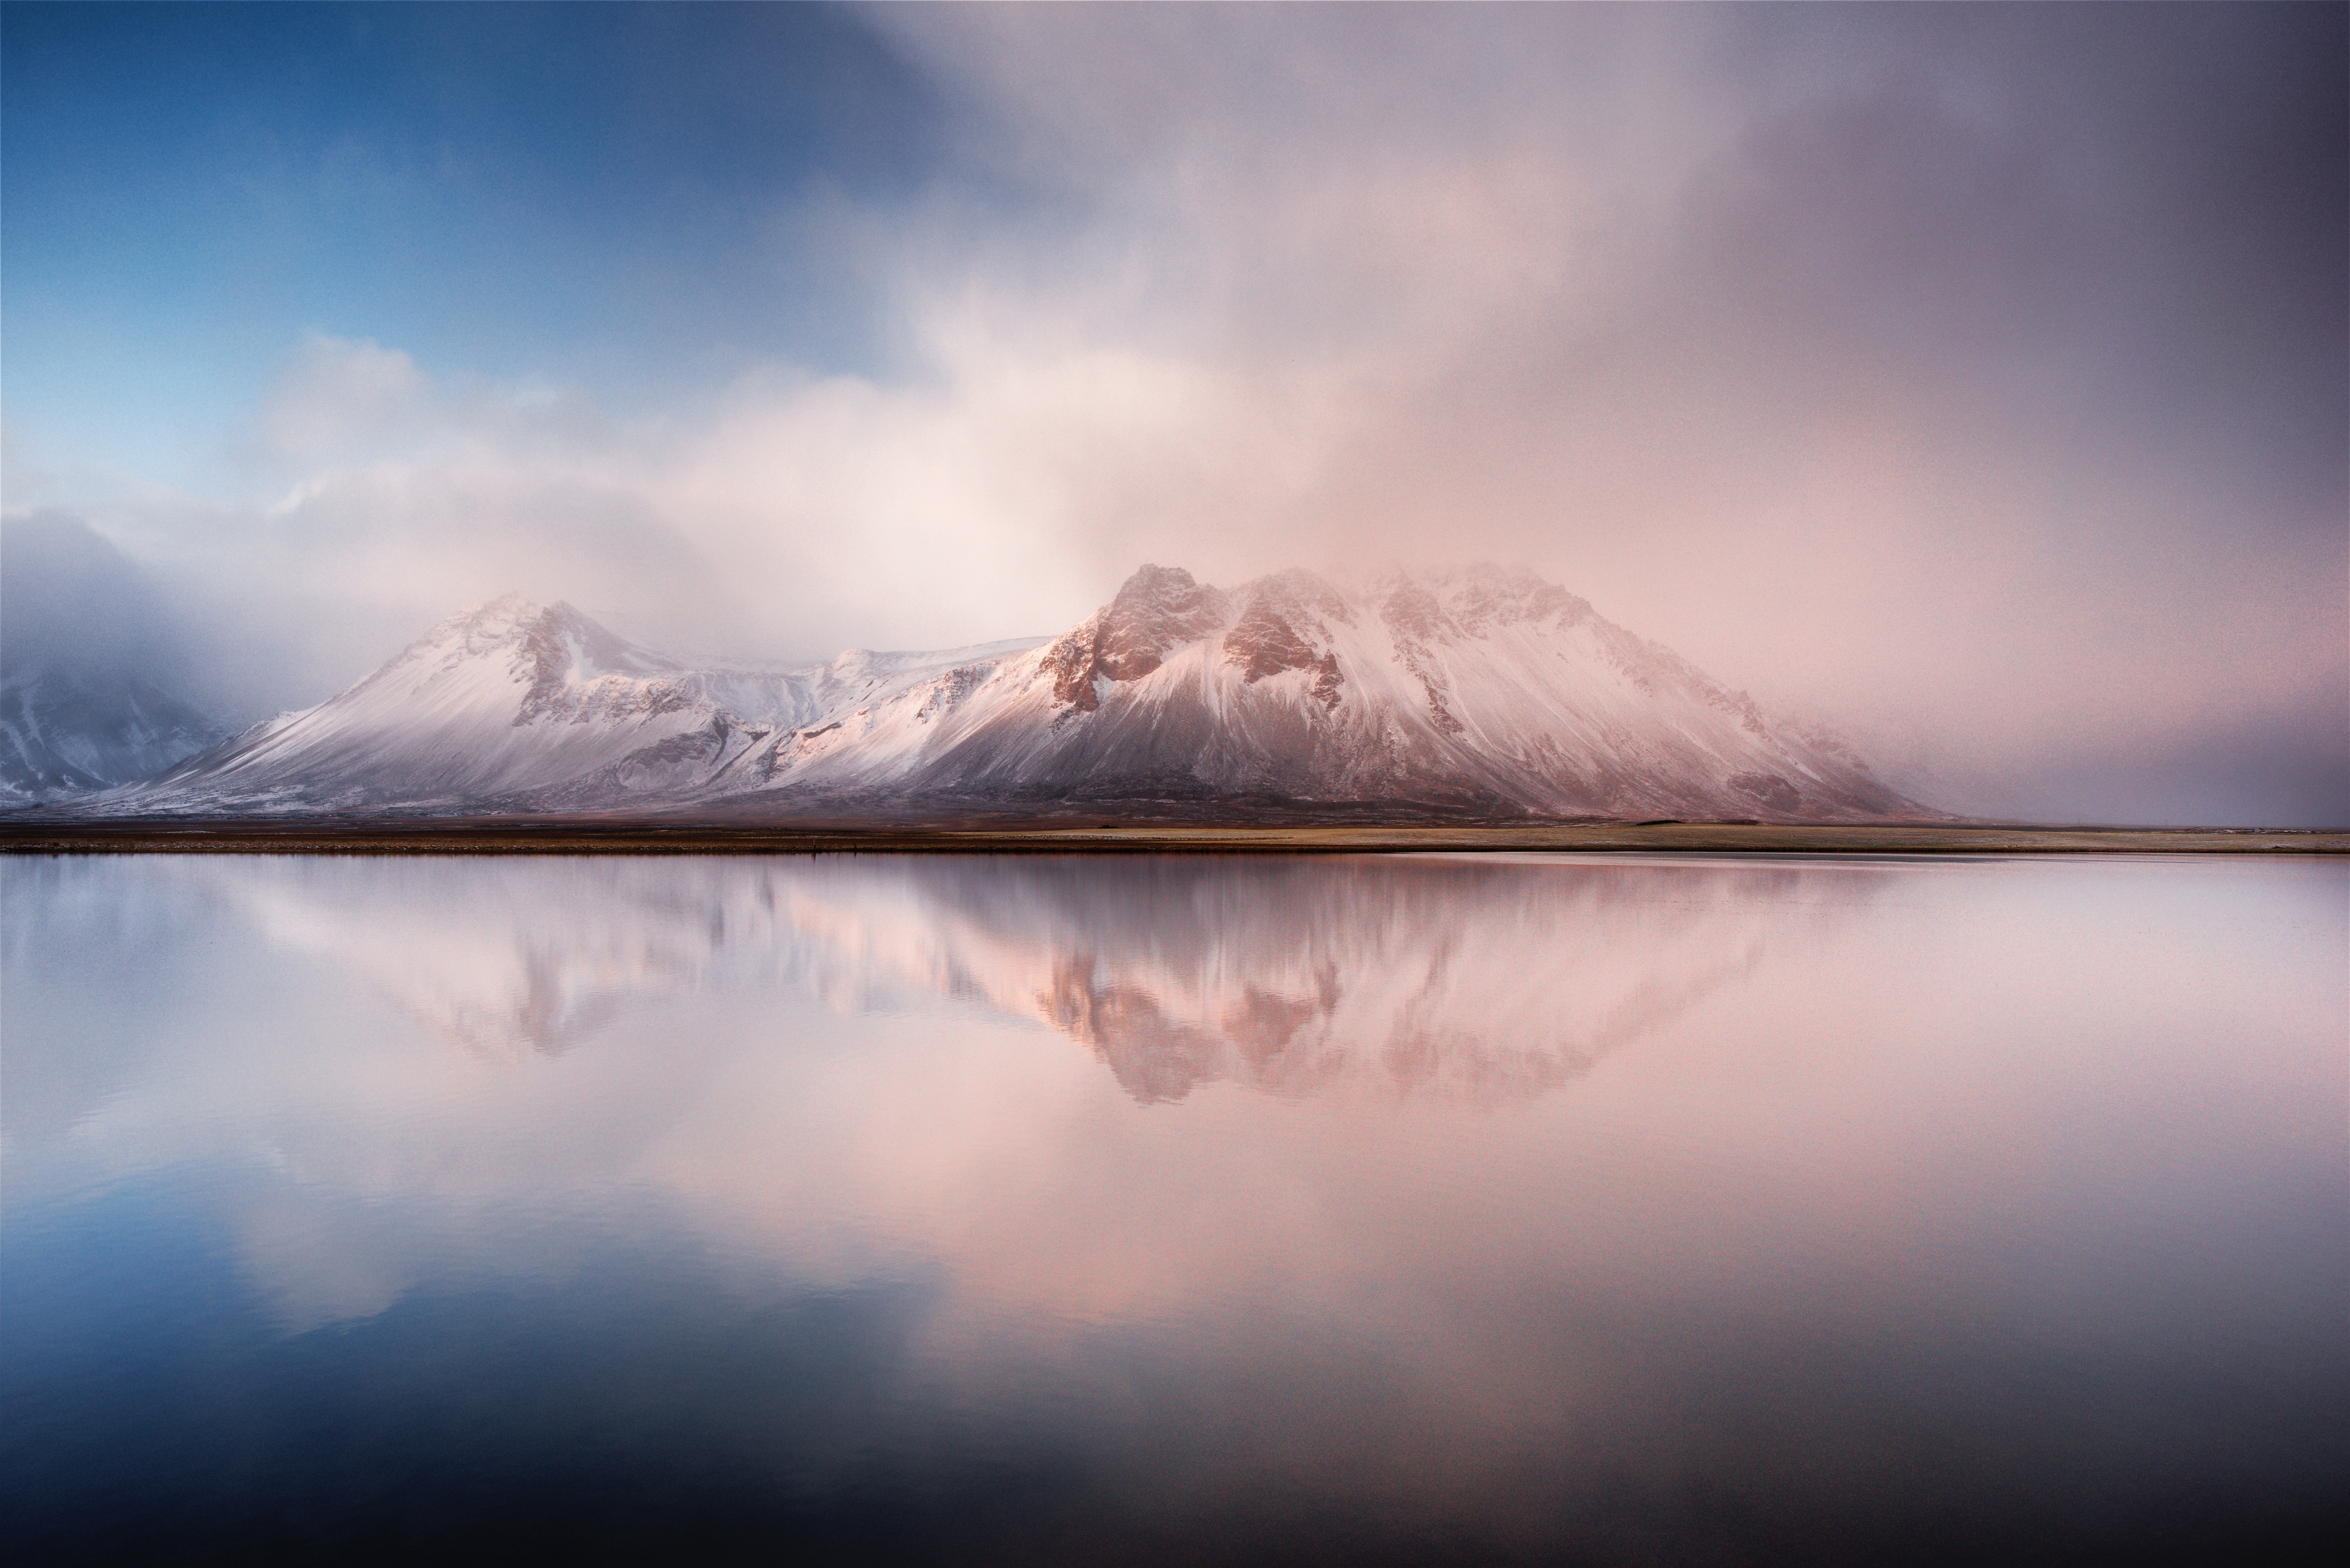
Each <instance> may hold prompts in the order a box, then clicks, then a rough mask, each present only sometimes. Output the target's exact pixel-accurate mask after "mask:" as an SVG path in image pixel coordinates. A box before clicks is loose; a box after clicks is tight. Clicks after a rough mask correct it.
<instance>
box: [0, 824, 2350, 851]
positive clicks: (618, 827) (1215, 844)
mask: <svg viewBox="0 0 2350 1568" xmlns="http://www.w3.org/2000/svg"><path fill="white" fill-rule="evenodd" d="M1528 850H1534V851H1540V850H1560V851H1566V850H1572V851H1584V852H1593V851H1607V852H1627V853H1638V852H1642V851H1649V852H1657V851H1678V852H1681V853H1690V852H1700V853H1714V854H1722V853H1731V854H1748V855H1774V854H1775V855H1888V854H1891V855H1950V856H1972V855H2281V854H2282V855H2350V830H2342V829H2314V828H2310V829H2302V828H2287V829H2267V828H2261V829H2254V828H2212V827H2188V828H2178V827H2168V828H2149V827H2041V826H1996V825H1982V826H1954V825H1949V824H1887V825H1882V826H1878V825H1851V824H1836V825H1825V824H1822V825H1778V824H1752V823H1683V822H1674V823H1643V824H1633V823H1557V824H1528V825H1523V826H1448V825H1430V826H1397V825H1381V826H1343V825H1341V826H1328V825H1304V824H1300V825H1296V826H1229V825H1226V826H1173V825H1164V824H1144V823H1130V824H1116V825H1111V824H1100V825H1089V826H1070V825H1068V824H1067V823H1066V822H1059V823H1049V822H1038V823H1033V824H1024V825H1009V826H1006V825H987V826H951V825H935V826H932V825H922V826H891V825H888V824H881V823H871V822H858V823H837V824H816V823H806V824H792V823H761V824H750V823H740V822H732V823H712V822H660V821H655V820H644V819H639V820H635V821H626V822H621V821H610V820H598V819H593V818H555V819H545V818H542V819H537V820H532V819H527V818H523V819H515V818H478V817H477V818H465V819H453V820H452V819H442V820H423V819H411V820H406V821H399V820H393V821H386V820H382V819H376V820H372V821H362V820H354V819H350V818H342V819H327V820H319V819H307V820H298V821H297V820H286V819H276V820H252V819H242V820H226V819H215V820H193V819H191V820H183V821H159V820H148V821H129V822H102V821H85V822H61V821H56V820H52V821H47V822H24V821H16V822H8V821H0V854H5V855H206V854H211V855H218V854H230V855H812V854H813V855H823V854H836V855H837V854H893V855H902V854H1063V855H1066V854H1158V855H1167V854H1179V855H1180V854H1191V855H1202V854H1226V855H1232V854H1237V855H1262V854H1290V855H1295V854H1306V855H1313V854H1322V855H1334V854H1381V853H1384V854H1400V853H1415V852H1417V853H1426V852H1429V851H1448V852H1454V853H1481V852H1498V851H1518V852H1523V851H1528Z"/></svg>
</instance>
